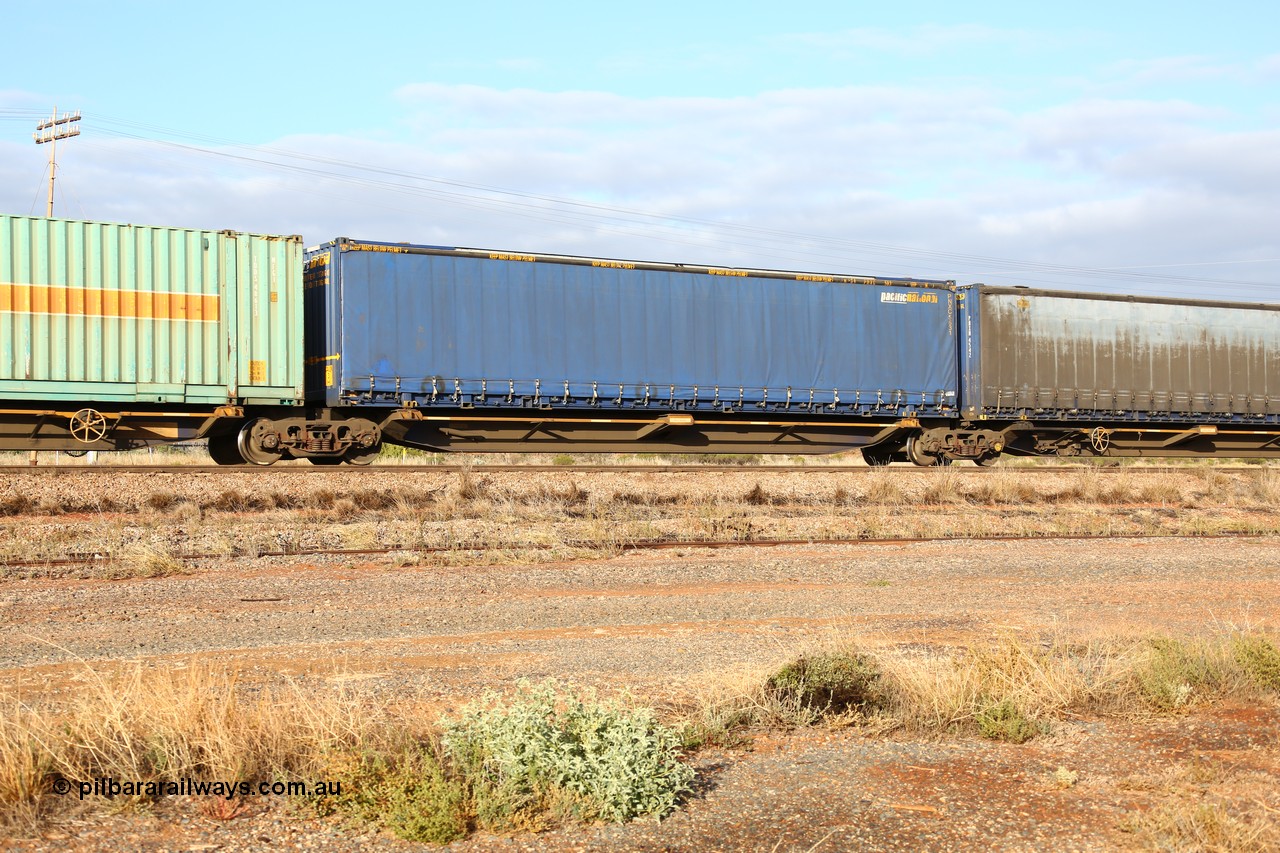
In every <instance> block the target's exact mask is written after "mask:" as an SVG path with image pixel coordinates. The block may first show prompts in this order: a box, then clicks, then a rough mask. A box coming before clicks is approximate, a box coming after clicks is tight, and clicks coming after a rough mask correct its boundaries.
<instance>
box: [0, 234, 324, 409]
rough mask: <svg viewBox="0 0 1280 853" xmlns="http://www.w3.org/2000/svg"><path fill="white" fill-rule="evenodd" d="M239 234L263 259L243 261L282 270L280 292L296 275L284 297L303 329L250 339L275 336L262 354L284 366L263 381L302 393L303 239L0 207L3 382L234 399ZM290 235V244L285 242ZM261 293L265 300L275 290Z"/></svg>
mask: <svg viewBox="0 0 1280 853" xmlns="http://www.w3.org/2000/svg"><path fill="white" fill-rule="evenodd" d="M237 241H238V242H239V243H241V244H243V245H244V246H245V254H246V255H247V256H248V257H249V258H250V259H252V257H253V256H254V255H255V254H256V255H261V256H262V260H261V262H260V265H259V266H253V265H248V266H246V267H245V269H244V274H245V275H246V276H248V277H250V278H251V277H252V276H254V275H259V277H260V281H273V282H276V281H278V282H279V283H280V284H281V285H282V286H281V287H280V288H277V290H278V291H279V292H280V293H285V292H286V291H288V289H289V287H292V283H293V282H297V289H298V290H299V294H298V297H297V298H295V297H294V296H292V295H289V297H288V299H289V301H288V302H287V303H286V304H290V305H296V307H297V313H298V317H297V318H296V325H297V326H298V328H297V330H296V331H290V332H289V333H288V334H281V335H270V334H265V333H264V332H263V331H262V330H258V332H257V333H256V334H252V333H251V334H249V336H248V337H247V338H245V339H244V342H245V345H246V346H249V347H258V346H267V347H268V350H270V347H271V346H275V347H276V349H275V350H274V351H268V353H267V357H266V359H264V363H272V362H279V367H278V370H277V372H276V373H275V374H268V376H267V380H266V381H264V383H263V385H271V386H280V387H283V388H285V389H286V390H288V389H290V388H294V389H296V391H295V392H293V393H291V394H288V395H286V396H290V397H296V396H298V395H299V394H300V390H301V369H302V368H301V358H300V357H298V358H292V359H290V358H288V356H287V353H286V350H287V349H288V348H289V347H290V346H294V347H296V348H297V351H298V354H299V355H300V352H301V329H300V325H301V314H300V312H301V301H300V288H301V283H300V266H301V250H300V245H299V243H298V240H296V239H293V240H285V239H283V238H274V237H257V236H251V235H231V234H230V232H226V233H223V232H210V231H197V230H191V229H181V228H158V227H149V226H136V225H121V224H113V223H102V222H81V221H75V220H63V219H45V218H42V217H19V216H0V381H6V380H13V381H20V382H21V383H22V386H21V387H22V389H23V390H22V395H23V397H24V399H26V400H33V401H34V400H41V399H58V400H77V399H78V400H84V401H86V402H92V401H94V400H95V399H110V400H112V401H122V402H128V401H131V400H132V401H135V402H152V403H155V402H161V403H163V402H170V403H201V404H206V403H219V402H227V401H228V399H230V398H234V397H235V390H234V387H233V385H232V384H231V383H232V382H233V381H234V376H233V375H232V374H230V373H228V371H227V365H228V361H229V358H230V357H231V355H232V352H233V350H234V349H235V347H233V346H230V344H232V343H233V342H237V343H238V342H239V341H240V340H241V338H240V336H238V335H235V334H230V333H229V332H228V329H230V328H232V326H229V325H228V320H230V321H231V322H232V324H233V323H234V310H228V302H227V298H226V297H227V294H228V291H229V292H230V294H231V295H232V296H234V295H235V293H236V280H235V279H234V275H235V274H236V273H237V272H239V271H240V270H239V268H238V267H237V266H236V265H235V264H234V263H233V264H232V265H231V266H226V265H225V264H224V258H225V256H226V246H225V245H224V244H226V243H228V242H232V243H234V242H237ZM286 243H287V244H289V245H290V246H291V247H292V248H291V249H289V250H287V251H286V250H281V249H280V248H279V246H280V245H282V244H286ZM230 257H231V258H232V259H233V260H234V257H235V253H234V251H233V252H231V253H230ZM225 271H231V272H232V275H233V278H232V280H231V281H229V282H228V280H226V279H225V278H224V272H225ZM247 286H248V285H247ZM262 292H263V293H264V294H265V295H264V296H263V297H262V298H263V300H264V305H265V304H267V303H266V302H265V300H267V299H268V298H269V296H270V292H268V291H267V290H265V289H263V291H262ZM277 300H278V301H282V300H283V297H280V296H278V297H277ZM272 304H274V303H272ZM266 312H269V309H266ZM266 312H264V313H265V316H266V321H265V322H266V325H265V328H266V329H268V330H269V329H270V328H271V324H272V315H270V314H269V313H266ZM289 322H290V323H292V322H293V321H292V320H290V321H289ZM281 326H282V328H289V329H292V326H291V325H289V323H283V321H282V322H281ZM286 362H291V363H286ZM246 369H247V368H246ZM218 388H222V389H223V390H221V391H218V390H214V389H218ZM122 389H129V390H128V392H127V393H126V392H125V391H123V390H122ZM277 391H278V389H277V388H275V387H273V388H271V392H270V396H272V397H274V396H277V395H278V394H277Z"/></svg>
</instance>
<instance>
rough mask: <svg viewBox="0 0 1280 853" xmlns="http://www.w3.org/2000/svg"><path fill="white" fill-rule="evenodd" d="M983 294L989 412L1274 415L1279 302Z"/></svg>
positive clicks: (1223, 418)
mask: <svg viewBox="0 0 1280 853" xmlns="http://www.w3.org/2000/svg"><path fill="white" fill-rule="evenodd" d="M969 298H970V299H972V298H973V297H972V295H971V296H970V297H969ZM979 299H980V305H981V328H982V334H983V337H982V344H981V375H982V377H983V378H982V384H983V388H982V403H981V407H982V409H983V410H984V411H985V412H986V413H987V414H995V413H1001V414H1004V415H1009V414H1025V413H1027V412H1029V411H1040V412H1046V411H1052V412H1057V413H1059V414H1063V415H1066V416H1080V417H1092V416H1102V415H1106V416H1108V417H1127V418H1133V419H1160V418H1166V419H1173V418H1183V419H1186V418H1197V419H1204V420H1208V421H1219V422H1227V421H1233V420H1239V419H1241V418H1265V417H1267V416H1268V415H1269V414H1275V413H1276V408H1277V406H1276V403H1275V398H1276V396H1277V394H1280V363H1277V360H1276V359H1275V358H1274V357H1273V356H1272V353H1274V352H1275V349H1276V341H1277V340H1278V339H1280V310H1277V309H1275V308H1273V307H1267V306H1258V305H1240V306H1238V307H1237V306H1232V305H1229V304H1223V303H1194V302H1188V301H1184V300H1168V301H1160V300H1152V299H1136V298H1125V297H1110V298H1108V297H1097V296H1078V295H1071V294H1053V293H1049V292H1045V291H1017V290H1014V291H1012V292H1009V291H1005V290H999V289H989V288H983V289H981V290H980V297H979ZM970 308H972V306H970ZM962 320H964V321H965V322H968V321H967V320H966V319H965V318H964V317H963V315H962Z"/></svg>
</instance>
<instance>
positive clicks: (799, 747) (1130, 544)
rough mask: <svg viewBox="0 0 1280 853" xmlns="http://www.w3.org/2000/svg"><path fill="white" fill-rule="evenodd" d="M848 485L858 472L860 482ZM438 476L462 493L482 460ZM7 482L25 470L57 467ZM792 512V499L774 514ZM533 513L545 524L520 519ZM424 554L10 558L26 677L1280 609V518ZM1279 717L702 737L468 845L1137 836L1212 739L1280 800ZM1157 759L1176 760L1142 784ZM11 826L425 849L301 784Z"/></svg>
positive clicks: (1235, 769)
mask: <svg viewBox="0 0 1280 853" xmlns="http://www.w3.org/2000/svg"><path fill="white" fill-rule="evenodd" d="M147 476H149V475H147ZM378 476H379V477H385V476H392V477H393V476H394V475H392V474H387V475H382V474H379V475H378ZM601 476H609V477H627V478H630V477H640V478H642V480H643V478H650V477H654V475H601ZM771 477H774V478H778V480H777V481H776V482H775V481H774V480H773V479H770V478H771ZM825 477H826V478H827V479H823V478H822V477H816V476H814V475H811V474H805V475H803V477H796V476H795V475H783V474H775V475H767V476H765V475H759V474H756V473H754V472H752V473H748V474H745V475H736V474H735V475H733V476H732V477H725V476H724V475H718V476H714V477H713V476H709V475H704V476H703V478H702V479H701V480H698V479H696V478H694V476H693V475H683V474H682V475H679V477H678V478H677V479H676V480H675V481H673V480H669V479H661V478H657V477H654V479H652V480H643V481H634V480H631V479H627V480H624V481H615V480H608V481H605V480H595V481H586V480H584V479H583V478H577V480H578V481H580V482H582V483H583V485H584V487H585V488H586V489H587V490H589V491H591V492H593V493H597V494H598V493H601V492H603V491H605V490H609V491H610V492H612V491H617V490H639V489H643V488H651V490H652V491H653V493H655V494H663V493H665V492H664V490H667V491H669V492H671V493H672V494H680V493H685V494H687V493H689V492H691V491H692V492H696V493H698V494H702V493H704V492H706V493H713V492H716V491H723V492H724V493H725V494H728V495H736V496H740V495H741V494H742V493H743V492H745V491H746V490H748V489H750V488H751V486H752V484H754V483H755V482H757V481H760V482H762V484H763V488H765V489H766V490H770V491H771V492H773V493H775V494H781V493H783V492H786V491H787V490H791V492H794V495H793V498H794V500H797V501H801V502H803V501H802V499H803V498H804V495H805V494H812V495H813V496H815V498H814V499H815V500H816V499H817V498H818V497H821V496H822V495H828V494H830V492H831V491H832V489H833V488H834V487H835V486H836V485H838V484H839V483H840V482H843V481H838V480H836V475H825ZM735 478H736V479H735ZM18 479H21V478H18ZM30 479H32V480H34V479H35V478H30ZM61 479H62V478H57V479H56V480H55V481H54V482H58V481H60V480H61ZM122 479H123V478H122ZM233 479H235V482H236V485H235V486H234V488H236V489H238V490H252V489H265V490H267V493H268V494H269V493H270V492H273V491H279V490H281V489H286V488H289V487H288V486H286V485H285V484H283V483H281V482H279V481H277V480H274V479H273V480H272V481H271V483H270V485H242V484H243V483H244V480H245V479H248V478H243V475H236V476H235V478H233ZM299 479H300V483H299V484H298V487H299V488H303V487H305V488H312V489H314V488H316V486H315V479H316V478H310V477H308V478H299ZM319 479H323V478H319ZM302 481H305V482H302ZM76 482H79V481H76ZM564 482H565V478H564V477H563V476H561V475H553V476H552V477H551V478H549V480H548V481H544V482H542V483H534V482H530V481H528V480H520V479H518V476H517V479H514V480H512V481H511V482H510V483H503V484H493V483H491V484H489V485H488V488H490V489H491V490H496V489H498V487H499V485H500V486H501V488H502V489H506V490H513V491H514V490H521V489H524V490H534V489H538V488H544V489H559V488H562V487H563V485H564ZM1037 482H1040V481H1037ZM402 485H403V484H402ZM847 485H848V487H849V488H851V489H852V488H857V487H858V486H857V481H856V480H854V481H849V482H848V484H847ZM414 486H415V488H418V487H421V488H439V489H442V490H445V491H448V490H449V489H451V488H456V483H455V482H453V481H442V482H441V483H439V484H436V485H431V486H423V484H422V483H421V482H418V481H415V483H414ZM388 487H390V486H388ZM7 488H9V489H10V490H11V493H16V494H21V493H24V492H23V491H22V490H23V489H28V488H32V486H31V485H30V484H26V485H24V484H18V485H15V484H13V483H9V484H7ZM58 488H62V486H61V485H59V486H58ZM226 488H227V486H226V483H225V482H223V483H221V484H219V483H218V482H205V481H203V480H201V481H200V482H193V483H191V484H188V485H187V486H183V485H182V484H180V483H177V482H176V481H175V480H173V479H170V480H167V481H166V482H165V483H164V484H162V485H157V484H155V483H154V482H143V483H142V484H141V485H140V484H139V483H138V482H134V481H132V480H128V481H127V482H121V483H120V484H119V485H118V487H117V488H116V489H114V491H112V492H111V493H112V494H114V495H116V496H117V499H118V500H120V501H122V502H123V501H125V499H126V498H127V496H129V495H134V496H135V497H134V498H132V500H134V501H137V502H141V503H145V501H146V496H148V495H151V494H154V493H156V492H157V491H165V492H170V493H177V494H179V495H180V497H182V498H183V499H187V498H188V497H190V496H191V495H192V494H193V493H195V492H199V493H200V494H204V493H205V492H204V491H201V490H206V491H207V492H208V494H209V495H210V496H211V497H210V499H216V497H217V495H218V494H220V493H221V491H220V490H225V489H226ZM139 496H140V497H139ZM53 499H54V498H51V497H50V496H49V495H48V494H46V495H42V496H41V497H39V498H38V500H43V501H49V500H53ZM56 499H57V500H69V499H70V498H69V497H67V496H58V497H56ZM771 511H772V512H777V513H779V514H786V513H787V512H790V511H791V510H789V509H772V510H770V509H765V510H762V512H771ZM902 511H906V512H915V511H921V510H920V508H919V507H907V508H905V509H904V510H902ZM927 511H928V512H932V513H945V511H946V510H945V509H939V508H937V507H931V508H928V509H927ZM1107 511H1108V512H1113V511H1114V507H1111V508H1108V510H1107ZM236 519H240V520H241V521H242V523H243V524H245V525H255V524H257V525H260V524H263V523H264V521H263V519H262V518H261V517H256V516H255V515H254V514H252V513H249V514H244V515H240V516H234V517H232V518H230V522H234V521H235V520H236ZM230 522H229V523H230ZM76 523H84V524H91V523H93V520H92V519H85V520H79V519H68V517H66V516H31V517H23V516H20V517H17V518H10V519H7V531H6V532H7V533H8V534H9V535H10V536H12V537H21V536H28V537H37V536H39V535H41V530H42V529H43V528H47V527H49V526H59V525H62V526H65V525H67V524H76ZM112 523H122V524H136V523H145V524H146V525H159V526H160V527H162V528H165V529H166V530H167V531H168V532H169V533H170V534H173V535H179V534H174V530H176V529H179V528H181V527H182V526H183V525H184V524H189V519H184V517H183V516H182V515H181V514H174V515H173V516H171V517H167V518H161V519H160V520H158V521H157V520H156V519H152V518H147V519H145V520H143V519H138V518H133V517H130V516H129V515H128V514H125V515H124V516H123V517H117V518H114V519H112ZM522 533H523V534H525V535H529V536H533V535H535V531H533V530H529V531H520V530H516V531H514V535H517V536H518V535H521V534H522ZM72 542H73V543H74V539H73V540H72ZM397 563H398V559H397V558H396V557H393V556H386V557H373V558H358V559H354V560H353V559H328V558H324V559H317V558H260V559H248V558H243V559H233V560H215V561H207V562H204V563H201V564H199V565H197V566H195V567H194V569H193V571H192V572H191V573H190V574H184V575H177V576H171V577H156V578H126V579H118V580H110V579H99V578H78V577H68V576H40V575H39V573H36V574H35V575H34V576H33V575H32V574H31V573H27V574H26V575H19V574H16V573H10V574H9V575H7V576H4V577H0V698H2V697H3V696H5V695H8V696H13V695H23V696H34V695H45V696H52V697H55V698H56V697H59V696H67V695H69V694H71V693H72V692H74V691H75V690H76V689H77V686H78V685H79V684H80V683H81V682H82V681H83V680H84V679H86V678H90V677H94V674H96V673H102V672H104V671H109V670H112V669H116V668H122V667H131V666H136V665H138V664H141V665H143V666H145V667H156V668H167V667H181V666H186V665H188V664H189V663H190V662H192V661H193V660H201V661H207V662H210V663H212V664H216V665H219V666H220V665H223V664H226V665H228V666H232V667H235V668H237V669H239V670H241V671H242V672H244V673H245V677H246V678H247V679H249V680H253V679H261V680H264V681H270V680H275V679H278V678H279V677H280V676H282V675H287V676H292V677H295V678H300V679H301V680H302V681H303V682H304V683H308V684H314V685H315V686H316V687H317V688H318V689H320V688H324V686H325V685H327V684H330V683H338V684H343V685H348V686H350V685H355V686H357V687H358V689H359V690H361V691H369V692H370V693H372V694H373V695H376V696H380V697H385V698H387V699H392V698H400V697H414V698H422V699H426V700H427V701H430V702H432V703H438V704H439V705H440V706H441V707H444V708H448V707H455V706H456V705H458V704H460V703H461V702H463V701H465V700H466V699H468V698H470V697H471V696H474V695H475V694H476V693H477V692H479V691H481V690H483V689H485V688H488V687H498V688H502V687H507V686H510V685H511V684H512V683H514V682H515V681H516V680H518V679H520V678H525V677H529V678H540V677H543V676H554V677H557V678H561V679H566V680H569V681H573V682H577V683H583V684H592V685H598V686H601V687H604V688H606V689H612V688H616V687H623V686H625V687H628V688H630V689H631V690H632V691H633V692H634V693H635V694H636V695H637V696H640V697H643V698H644V699H645V700H646V701H654V702H660V701H663V700H666V699H672V698H680V697H685V696H688V695H690V694H691V693H696V692H698V691H699V690H700V689H703V688H705V687H706V686H707V685H713V684H723V683H726V682H727V681H731V680H732V679H734V678H736V677H739V676H745V675H749V674H756V675H758V674H759V673H761V672H763V671H765V670H766V669H767V668H768V667H771V666H775V665H777V664H778V663H779V662H781V661H783V660H785V659H787V658H790V657H793V656H794V655H795V654H797V653H798V652H800V651H803V650H805V649H807V648H812V647H813V646H815V645H817V644H821V643H824V642H827V641H830V640H832V639H833V638H836V637H848V636H854V637H857V638H858V639H859V640H860V642H862V643H864V644H865V645H867V646H869V647H872V648H885V649H911V648H916V647H920V646H930V647H936V646H950V645H957V644H964V643H967V642H971V641H974V640H986V639H989V638H991V637H993V636H996V635H999V634H1000V633H1002V632H1008V631H1017V632H1026V633H1027V634H1028V635H1032V636H1034V635H1036V634H1038V633H1040V632H1046V631H1048V632H1057V633H1062V634H1066V635H1068V636H1074V635H1077V634H1109V633H1147V632H1150V631H1153V630H1170V631H1182V630H1185V631H1204V630H1224V629H1225V628H1226V627H1229V626H1252V627H1263V628H1271V629H1273V630H1274V629H1275V628H1276V627H1277V626H1278V625H1280V570H1278V568H1277V567H1280V537H1273V536H1263V537H1256V538H1247V539H1231V540H1198V539H1164V540H1137V539H1128V540H1126V539H1118V540H1107V541H1061V540H1058V541H1053V540H1046V541H1037V542H1016V543H1012V542H1009V543H981V542H973V541H955V542H946V543H922V544H913V545H871V544H860V545H811V546H796V547H787V548H777V549H756V548H750V547H743V548H733V549H728V550H715V551H712V550H707V549H697V548H690V549H686V550H684V551H676V552H652V553H644V552H641V553H628V554H626V555H623V556H618V557H613V558H610V559H598V560H583V561H576V562H573V561H570V562H538V563H534V562H529V561H526V560H520V559H516V560H514V561H513V562H511V563H510V564H507V565H482V566H474V565H470V566H468V565H456V566H434V567H433V566H427V565H416V566H415V565H410V566H404V565H398V564H397ZM1277 731H1280V711H1278V710H1277V708H1275V707H1272V706H1265V707H1239V708H1234V707H1228V708H1225V709H1216V710H1211V709H1202V710H1200V711H1198V712H1197V713H1196V714H1193V715H1191V716H1189V717H1183V718H1176V719H1170V720H1158V721H1138V722H1133V721H1106V722H1098V721H1084V720H1081V721H1074V722H1071V723H1069V724H1066V725H1064V726H1062V727H1060V730H1059V731H1057V732H1056V733H1055V735H1054V736H1053V737H1052V738H1050V739H1048V740H1047V741H1044V742H1041V741H1035V742H1033V744H1032V745H1027V746H1021V747H1014V746H1007V745H998V744H991V743H986V742H971V741H964V742H937V741H911V740H900V739H892V738H884V737H869V736H866V735H863V734H860V733H858V732H854V731H836V732H830V731H818V732H805V733H801V734H793V735H789V736H781V735H769V734H764V735H762V736H760V737H758V738H757V739H756V742H755V746H754V748H753V749H752V750H750V751H738V752H724V753H715V752H706V753H703V754H702V755H700V756H699V758H698V761H699V763H700V769H701V774H700V778H699V783H698V784H699V790H698V793H697V795H696V796H695V797H694V798H692V799H691V801H690V802H689V803H687V804H686V806H685V807H684V808H682V809H681V810H680V811H679V812H677V813H676V814H675V815H673V816H672V817H671V818H669V819H668V820H667V821H665V822H663V823H662V824H653V823H645V822H640V823H635V824H631V825H628V826H625V827H612V826H608V827H588V828H576V829H566V830H561V831H557V832H552V833H546V834H542V835H538V836H519V837H515V838H497V837H486V836H478V837H475V838H472V839H469V840H467V841H465V842H460V843H458V844H457V845H455V846H457V847H458V848H459V849H475V850H489V849H494V850H523V849H530V850H532V849H617V848H623V849H667V850H699V849H723V850H742V849H777V850H808V849H820V850H822V849H831V850H839V849H873V850H894V849H925V848H927V849H938V850H942V849H973V850H977V849H990V848H992V847H999V848H1002V849H1016V850H1050V849H1052V850H1070V849H1117V848H1125V847H1130V846H1133V845H1134V844H1135V843H1136V842H1135V841H1134V839H1133V837H1132V836H1130V835H1126V834H1124V833H1123V832H1122V831H1121V827H1122V825H1123V823H1124V821H1125V819H1126V815H1131V814H1133V813H1134V811H1135V810H1142V809H1147V808H1151V807H1153V806H1155V805H1158V804H1159V803H1160V802H1161V801H1162V798H1165V797H1167V796H1168V785H1170V784H1173V783H1171V782H1167V778H1172V777H1170V776H1169V774H1171V773H1175V771H1176V770H1177V768H1179V767H1182V766H1185V765H1186V764H1187V763H1188V762H1194V761H1198V760H1206V759H1212V760H1214V761H1218V762H1219V763H1220V764H1221V765H1222V766H1223V767H1225V768H1228V769H1229V772H1228V771H1227V770H1224V771H1223V774H1222V778H1221V780H1220V782H1221V784H1219V785H1218V786H1217V788H1216V789H1215V790H1220V791H1222V792H1226V794H1228V795H1231V796H1237V797H1238V798H1239V799H1240V802H1254V801H1258V802H1263V803H1264V804H1269V807H1271V808H1277V807H1280V803H1278V802H1277V801H1276V796H1275V791H1277V790H1280V784H1278V783H1280V743H1278V742H1277V735H1276V733H1277ZM1060 766H1061V767H1067V768H1071V769H1073V770H1074V771H1077V772H1078V773H1079V778H1080V781H1079V783H1078V784H1076V785H1074V786H1072V787H1070V788H1066V789H1063V788H1060V787H1058V786H1056V785H1054V784H1053V782H1052V774H1053V771H1054V770H1055V769H1056V768H1057V767H1060ZM1162 774H1163V775H1162ZM1136 777H1141V778H1142V779H1150V780H1156V781H1153V782H1149V783H1147V782H1143V783H1141V784H1139V783H1138V782H1133V779H1134V778H1136ZM1126 780H1128V781H1126ZM1160 780H1165V781H1160ZM1162 786H1164V787H1162ZM1215 795H1216V794H1215ZM8 843H9V845H10V846H14V848H15V849H43V848H47V847H52V846H57V847H59V848H62V849H113V848H114V849H147V850H162V849H163V850H168V849H193V850H194V849H224V850H254V849H268V848H270V849H277V848H281V847H283V848H286V849H305V850H311V849H315V850H329V849H335V850H336V849H350V848H352V847H365V846H377V847H378V848H380V849H386V850H407V849H410V848H413V849H417V846H416V845H410V844H408V843H406V842H401V841H398V840H396V839H392V838H389V837H384V836H377V837H373V836H354V835H352V834H350V833H349V832H348V831H344V830H340V829H337V828H335V827H333V826H332V825H329V824H325V823H321V822H317V821H314V820H309V819H305V818H302V817H299V816H298V815H296V814H294V813H292V812H291V811H290V810H289V809H288V808H287V805H286V804H284V803H280V802H278V801H271V802H270V803H269V804H267V805H265V806H255V808H254V809H253V810H251V812H250V813H249V814H247V815H245V816H243V817H239V818H237V819H235V820H230V821H226V822H215V821H212V820H210V819H208V818H205V817H202V816H201V815H200V814H199V813H197V812H196V811H195V810H194V809H193V808H192V807H191V806H190V804H189V803H173V804H166V805H162V806H160V807H158V808H157V811H156V812H155V813H154V814H152V815H137V814H128V813H126V814H116V815H112V814H105V813H103V812H102V811H101V810H91V811H88V812H82V813H72V814H70V815H68V816H66V817H64V818H63V819H62V820H61V822H57V823H54V824H53V825H51V826H50V827H49V828H48V830H47V831H46V832H45V834H44V836H43V837H42V838H40V839H27V840H10V841H9V842H8ZM0 844H3V841H2V840H0ZM211 845H212V846H211ZM815 845H816V846H815Z"/></svg>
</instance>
